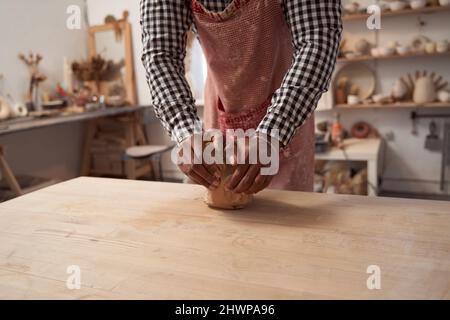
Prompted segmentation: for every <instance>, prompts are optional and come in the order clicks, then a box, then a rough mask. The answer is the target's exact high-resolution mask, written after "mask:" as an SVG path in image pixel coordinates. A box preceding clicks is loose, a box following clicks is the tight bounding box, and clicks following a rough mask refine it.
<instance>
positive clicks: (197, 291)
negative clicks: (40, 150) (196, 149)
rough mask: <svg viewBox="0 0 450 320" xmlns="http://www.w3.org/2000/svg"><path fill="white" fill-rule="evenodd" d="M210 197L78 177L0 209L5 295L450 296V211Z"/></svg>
mask: <svg viewBox="0 0 450 320" xmlns="http://www.w3.org/2000/svg"><path fill="white" fill-rule="evenodd" d="M203 193H204V189H203V188H201V187H199V186H193V185H182V184H168V183H156V182H144V181H127V180H114V179H98V178H78V179H75V180H71V181H67V182H64V183H61V184H58V185H55V186H52V187H49V188H46V189H43V190H40V191H37V192H34V193H30V194H27V195H25V196H22V197H19V198H16V199H14V200H11V201H8V202H5V203H3V204H0V298H3V299H5V298H13V299H16V298H21V299H32V298H38V299H40V298H58V299H97V298H99V299H117V298H118V299H121V298H123V299H132V298H136V299H315V298H318V299H382V298H387V299H420V298H425V299H449V298H450V291H449V288H450V203H447V202H434V201H422V200H404V199H390V198H372V197H357V196H338V195H324V194H308V193H297V192H281V191H264V192H262V193H261V194H259V195H257V197H256V199H255V202H254V203H253V204H252V205H251V206H250V207H249V208H247V209H245V210H242V211H217V210H212V209H209V208H208V207H207V206H205V205H204V203H203V201H202V198H203ZM378 268H379V271H380V273H378ZM368 269H369V272H375V273H373V274H370V273H367V271H368ZM374 270H375V271H374ZM378 276H379V277H378ZM369 278H370V281H369V283H368V281H367V280H368V279H369ZM77 280H80V282H81V286H80V289H76V284H77ZM378 280H380V283H379V284H380V285H381V288H380V289H376V284H378ZM373 285H375V288H374V286H373ZM74 287H75V289H74ZM369 287H370V288H371V289H372V290H370V289H369Z"/></svg>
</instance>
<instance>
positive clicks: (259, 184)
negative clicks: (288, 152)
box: [225, 136, 278, 194]
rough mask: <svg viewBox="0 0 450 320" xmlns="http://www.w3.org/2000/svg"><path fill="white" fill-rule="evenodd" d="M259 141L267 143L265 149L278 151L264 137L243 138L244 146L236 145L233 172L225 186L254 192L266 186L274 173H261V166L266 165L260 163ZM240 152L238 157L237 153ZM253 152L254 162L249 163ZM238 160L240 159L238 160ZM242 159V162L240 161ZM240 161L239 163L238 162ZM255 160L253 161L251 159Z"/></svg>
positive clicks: (247, 192) (229, 188)
mask: <svg viewBox="0 0 450 320" xmlns="http://www.w3.org/2000/svg"><path fill="white" fill-rule="evenodd" d="M260 143H266V144H267V150H270V152H278V151H274V150H271V145H270V143H269V142H268V141H267V140H266V139H263V140H262V139H261V138H260V137H258V136H254V137H251V138H247V137H246V138H245V146H241V147H239V144H237V146H236V154H235V156H234V158H233V161H232V162H233V166H234V167H235V170H234V173H233V175H232V176H231V178H230V179H229V180H228V182H227V184H226V185H225V188H226V189H228V190H230V191H233V192H235V193H245V194H255V193H258V192H260V191H262V190H264V189H265V188H267V187H268V186H269V184H270V182H271V181H272V179H273V177H274V175H262V174H261V168H264V167H266V166H267V165H264V164H262V163H261V158H260V155H259V152H258V146H259V145H260ZM239 154H240V159H239V156H238V155H239ZM251 154H253V155H255V156H254V159H255V160H256V163H254V164H251V163H250V158H251V157H250V155H251ZM238 160H240V161H238ZM242 160H244V161H243V163H242V162H241V161H242ZM238 162H240V163H238ZM252 162H255V161H252Z"/></svg>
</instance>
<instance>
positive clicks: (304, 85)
mask: <svg viewBox="0 0 450 320" xmlns="http://www.w3.org/2000/svg"><path fill="white" fill-rule="evenodd" d="M284 12H285V16H286V20H287V22H288V25H289V27H290V29H291V33H292V36H293V44H294V48H295V56H294V61H293V64H292V66H291V68H290V69H289V71H288V72H287V74H286V76H285V77H284V80H283V83H282V85H281V87H280V89H279V90H277V91H276V92H275V95H274V97H273V99H272V104H271V106H270V107H269V109H268V112H267V114H266V116H265V118H264V119H263V121H262V122H261V123H260V125H259V127H258V131H259V132H262V133H265V134H268V135H272V136H275V133H274V132H273V130H274V129H277V130H278V133H279V139H280V144H281V145H282V146H286V145H287V144H288V143H289V141H290V140H291V138H292V137H293V135H294V134H295V131H296V130H297V129H298V128H299V127H301V126H302V125H303V124H304V123H305V121H306V120H307V119H308V118H309V116H310V115H311V114H312V113H313V112H314V110H315V108H316V107H317V103H318V101H319V99H320V97H321V96H322V94H323V93H324V92H326V91H327V89H328V86H329V84H330V80H331V76H332V73H333V70H334V66H335V64H336V58H337V53H338V49H339V44H340V41H341V34H342V22H341V1H340V0H302V1H299V0H284Z"/></svg>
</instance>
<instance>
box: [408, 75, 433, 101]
mask: <svg viewBox="0 0 450 320" xmlns="http://www.w3.org/2000/svg"><path fill="white" fill-rule="evenodd" d="M413 100H414V102H415V103H417V104H423V103H430V102H434V101H435V100H436V89H435V87H434V82H433V80H432V79H431V78H430V77H428V76H424V77H420V78H418V79H417V80H416V84H415V88H414V95H413Z"/></svg>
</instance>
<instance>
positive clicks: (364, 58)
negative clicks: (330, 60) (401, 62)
mask: <svg viewBox="0 0 450 320" xmlns="http://www.w3.org/2000/svg"><path fill="white" fill-rule="evenodd" d="M422 57H423V58H425V57H426V58H432V57H433V58H435V57H450V51H447V52H444V53H431V54H430V53H411V54H407V55H403V56H401V55H397V54H396V55H392V56H386V57H373V56H359V57H354V58H338V59H337V61H338V62H358V61H378V60H394V59H408V58H422Z"/></svg>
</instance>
